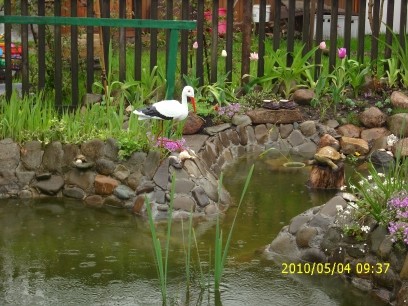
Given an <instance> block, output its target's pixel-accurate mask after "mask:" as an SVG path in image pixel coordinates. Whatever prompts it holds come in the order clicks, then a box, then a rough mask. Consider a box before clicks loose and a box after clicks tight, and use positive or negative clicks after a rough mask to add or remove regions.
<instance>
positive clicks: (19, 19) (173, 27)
mask: <svg viewBox="0 0 408 306" xmlns="http://www.w3.org/2000/svg"><path fill="white" fill-rule="evenodd" d="M0 23H4V24H6V25H7V24H10V25H11V24H21V25H29V24H36V25H54V26H61V25H67V26H86V27H119V28H149V29H165V30H169V31H170V40H169V45H168V53H167V71H166V78H167V90H166V98H171V97H173V94H174V87H175V73H176V64H177V49H178V37H179V32H180V30H194V29H195V28H196V21H183V20H182V21H179V20H150V19H143V20H142V19H120V18H93V17H90V18H83V17H60V16H16V15H5V16H0ZM6 38H7V37H6ZM5 42H6V46H5V53H6V69H7V67H9V66H10V63H11V57H10V56H7V54H10V53H11V46H7V39H6V41H5ZM9 45H10V44H9ZM9 75H11V72H10V74H9ZM6 76H7V72H6ZM23 87H24V86H23ZM11 90H12V84H11V79H10V78H7V77H6V95H7V96H10V95H11Z"/></svg>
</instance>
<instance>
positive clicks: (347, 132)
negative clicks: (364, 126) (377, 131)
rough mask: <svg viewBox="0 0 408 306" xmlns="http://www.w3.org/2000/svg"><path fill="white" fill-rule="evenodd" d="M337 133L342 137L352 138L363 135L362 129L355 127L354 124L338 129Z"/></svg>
mask: <svg viewBox="0 0 408 306" xmlns="http://www.w3.org/2000/svg"><path fill="white" fill-rule="evenodd" d="M337 132H338V133H339V134H340V135H341V136H346V137H352V138H359V137H360V133H361V128H360V127H358V126H356V125H354V124H350V123H349V124H345V125H342V126H340V127H339V128H338V129H337Z"/></svg>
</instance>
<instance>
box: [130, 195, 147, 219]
mask: <svg viewBox="0 0 408 306" xmlns="http://www.w3.org/2000/svg"><path fill="white" fill-rule="evenodd" d="M144 206H145V197H144V196H141V195H140V196H138V197H137V198H136V200H135V203H134V204H133V208H132V212H133V213H134V214H137V215H142V213H143V208H144Z"/></svg>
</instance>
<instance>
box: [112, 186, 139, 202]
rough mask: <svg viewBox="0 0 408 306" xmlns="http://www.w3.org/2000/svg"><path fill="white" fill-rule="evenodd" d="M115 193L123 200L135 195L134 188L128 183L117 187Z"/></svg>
mask: <svg viewBox="0 0 408 306" xmlns="http://www.w3.org/2000/svg"><path fill="white" fill-rule="evenodd" d="M113 194H114V195H115V196H117V197H118V198H119V199H121V200H129V199H131V198H133V197H134V196H135V192H134V190H133V189H132V188H130V187H128V186H126V185H119V186H118V187H116V188H115V189H114V190H113Z"/></svg>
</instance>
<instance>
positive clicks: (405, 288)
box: [396, 283, 408, 306]
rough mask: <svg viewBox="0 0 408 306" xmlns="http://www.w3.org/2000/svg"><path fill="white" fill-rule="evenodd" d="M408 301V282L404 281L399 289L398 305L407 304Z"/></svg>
mask: <svg viewBox="0 0 408 306" xmlns="http://www.w3.org/2000/svg"><path fill="white" fill-rule="evenodd" d="M407 301H408V284H406V283H404V284H403V285H402V286H401V289H400V290H399V291H398V295H397V300H396V306H403V305H406V304H407Z"/></svg>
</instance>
